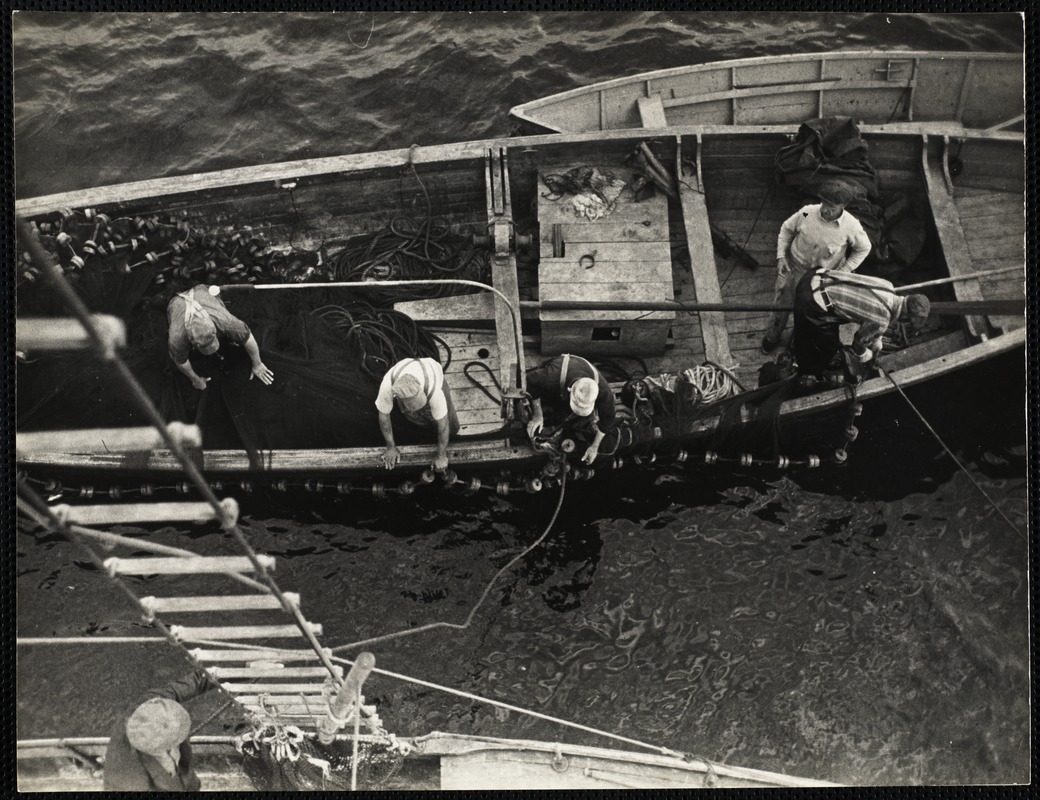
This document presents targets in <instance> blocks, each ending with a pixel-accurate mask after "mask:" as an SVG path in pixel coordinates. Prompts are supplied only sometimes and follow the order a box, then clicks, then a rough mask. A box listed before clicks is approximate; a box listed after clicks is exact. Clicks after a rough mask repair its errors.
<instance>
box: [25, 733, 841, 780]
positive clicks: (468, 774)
mask: <svg viewBox="0 0 1040 800" xmlns="http://www.w3.org/2000/svg"><path fill="white" fill-rule="evenodd" d="M366 738H367V737H366ZM400 741H401V742H402V743H403V744H405V745H406V746H407V747H408V749H409V751H410V755H409V756H407V757H406V758H405V763H404V765H403V766H402V767H400V768H398V770H397V771H396V772H395V773H394V775H393V776H392V777H391V778H389V779H388V780H386V781H385V782H380V783H378V784H373V785H370V788H378V789H380V790H394V789H397V790H426V791H435V790H440V789H446V790H456V791H468V790H485V791H487V790H498V789H503V790H509V789H599V790H605V789H700V788H711V789H723V788H725V789H757V788H781V787H782V788H789V787H796V786H814V787H816V786H820V787H822V786H835V785H837V784H833V783H827V782H825V781H819V780H814V779H811V778H799V777H795V776H791V775H785V774H782V773H777V772H769V771H767V770H757V769H747V768H743V767H732V766H728V765H725V764H718V763H708V762H705V761H701V760H698V759H691V760H684V759H682V758H678V757H669V756H662V755H656V754H653V753H640V752H635V751H625V750H615V749H608V748H602V747H587V746H580V745H566V744H557V743H552V742H540V741H531V740H518V739H500V738H494V737H488V736H466V735H462V734H450V733H440V732H434V733H430V734H427V735H425V736H420V737H413V738H408V739H401V740H400ZM192 749H193V751H194V753H195V760H196V763H197V764H198V767H197V772H198V775H199V778H200V780H201V781H202V788H203V791H232V792H233V791H253V790H254V788H255V787H254V784H253V783H252V782H251V781H250V779H249V778H248V777H247V776H246V774H244V772H243V769H242V756H241V754H239V753H238V752H237V751H236V749H235V747H234V746H233V744H232V742H231V741H230V740H229V739H228V738H227V737H219V736H197V737H194V738H193V740H192ZM104 751H105V740H104V739H100V738H93V737H81V738H70V739H55V740H43V739H40V740H27V741H24V742H19V743H18V751H17V755H18V789H19V791H26V792H32V791H99V790H100V789H101V768H100V764H99V762H98V759H99V758H101V757H102V756H103V755H104Z"/></svg>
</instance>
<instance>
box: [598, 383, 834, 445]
mask: <svg viewBox="0 0 1040 800" xmlns="http://www.w3.org/2000/svg"><path fill="white" fill-rule="evenodd" d="M703 366H706V367H712V366H713V365H703ZM698 369H699V368H698ZM696 378H697V373H696V370H686V371H685V372H684V373H679V374H675V375H650V376H645V377H642V378H635V379H631V380H629V381H628V382H627V383H626V384H625V386H624V387H623V388H622V390H621V393H620V399H621V402H622V405H623V406H624V407H625V409H626V411H627V413H626V414H625V415H624V418H623V419H622V420H621V422H620V425H619V427H620V428H622V431H621V433H620V443H621V444H622V445H628V444H633V445H635V446H637V447H638V446H639V445H641V444H645V445H647V446H648V447H650V446H652V445H653V443H654V442H655V441H656V440H658V439H661V438H664V439H669V438H673V437H674V438H684V437H685V438H687V440H689V438H690V431H691V429H693V428H695V427H696V426H697V424H698V423H699V422H702V421H705V420H708V419H709V418H712V417H717V418H718V420H717V423H716V424H714V425H709V426H708V427H709V429H710V430H709V431H708V432H705V433H704V434H702V435H701V436H700V437H696V436H694V438H695V439H696V438H699V439H700V440H702V443H703V445H704V446H705V447H707V448H710V449H711V450H712V451H720V452H723V453H730V454H734V453H736V454H740V453H751V454H754V455H756V456H758V457H766V458H776V457H777V456H779V455H788V456H790V455H794V454H802V453H812V452H817V451H820V450H821V449H826V448H829V447H833V446H835V445H836V444H839V443H840V442H841V441H842V436H843V433H844V424H845V423H844V416H845V412H844V411H839V412H836V413H835V414H834V415H833V416H834V419H833V420H831V419H826V420H818V421H817V422H816V423H814V425H813V426H812V427H811V428H810V429H805V428H804V426H801V425H798V424H796V423H793V422H785V421H783V420H782V419H781V417H780V407H781V405H782V404H783V402H784V401H785V400H789V399H792V398H793V397H796V396H797V393H798V388H797V383H796V380H794V378H793V373H790V372H788V373H781V375H779V376H777V377H776V378H774V379H773V380H770V381H769V382H768V383H764V384H763V385H762V386H760V387H759V388H756V389H752V390H749V391H742V392H740V393H732V391H734V390H735V388H736V387H733V389H732V390H731V391H718V389H717V387H719V385H720V384H719V382H718V381H717V380H713V379H712V380H707V381H703V380H702V381H698V380H696ZM601 452H603V448H601ZM607 452H609V451H607Z"/></svg>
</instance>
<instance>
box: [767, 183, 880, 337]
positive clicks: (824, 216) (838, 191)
mask: <svg viewBox="0 0 1040 800" xmlns="http://www.w3.org/2000/svg"><path fill="white" fill-rule="evenodd" d="M818 194H819V196H820V200H821V201H822V202H820V203H818V204H814V205H808V206H804V207H802V208H801V209H799V210H798V211H796V212H795V213H794V214H792V215H791V216H790V217H788V218H787V219H786V220H785V221H784V224H783V225H782V226H780V235H779V236H778V237H777V242H776V272H777V275H776V293H775V296H774V302H775V303H776V305H780V306H786V307H788V308H790V307H791V306H793V304H794V295H795V288H796V287H797V286H798V282H799V281H800V280H801V279H802V277H803V276H805V275H806V274H808V273H809V272H810V271H812V270H814V269H817V268H820V269H826V270H835V271H840V272H853V271H854V270H855V269H856V268H857V267H858V266H859V265H860V264H862V263H863V259H865V258H866V257H867V255H868V254H869V253H870V239H868V238H867V234H866V232H865V231H864V230H863V226H862V225H860V223H859V220H858V219H856V218H855V217H854V216H852V214H850V213H848V212H847V211H846V210H845V206H846V205H848V204H849V203H850V202H851V201H852V200H853V197H854V195H853V191H852V189H851V188H850V187H849V186H848V185H847V184H846V183H844V182H842V181H838V180H835V181H831V182H828V183H825V184H824V185H822V186H821V187H820V189H819V192H818ZM789 315H790V312H789V311H774V312H773V313H772V314H771V316H770V318H769V326H768V327H767V328H766V333H765V336H763V337H762V352H763V353H770V352H772V351H773V350H775V349H776V347H777V346H778V345H779V344H780V339H781V336H782V335H783V332H784V328H785V327H786V325H787V318H788V316H789Z"/></svg>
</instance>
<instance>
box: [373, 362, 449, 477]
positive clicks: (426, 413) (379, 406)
mask: <svg viewBox="0 0 1040 800" xmlns="http://www.w3.org/2000/svg"><path fill="white" fill-rule="evenodd" d="M394 401H396V402H397V408H398V410H399V411H400V412H401V414H402V415H403V416H404V418H405V419H407V420H408V421H409V422H411V423H412V424H414V425H418V426H420V427H424V428H431V427H432V428H436V430H437V455H436V457H435V458H434V460H433V464H432V466H433V468H434V469H435V470H438V471H444V470H446V469H447V468H448V438H449V436H451V435H452V434H455V433H458V430H459V420H458V417H457V416H456V414H455V406H454V405H453V404H452V402H451V388H450V387H449V386H448V383H447V381H445V380H444V370H443V369H441V365H440V364H438V363H437V361H436V360H435V359H432V358H406V359H403V360H402V361H398V362H397V363H396V364H394V366H393V367H391V368H390V370H389V371H388V372H387V373H386V375H384V376H383V381H382V383H381V384H380V385H379V394H378V395H377V396H376V410H377V411H378V412H379V430H380V432H381V433H382V434H383V440H384V441H385V442H386V452H385V453H383V463H384V464H385V465H386V468H387V469H393V468H394V467H395V466H397V462H398V461H399V460H400V458H401V453H400V451H399V450H398V449H397V445H396V444H395V443H394V428H393V424H392V422H391V421H390V412H391V411H393V409H394Z"/></svg>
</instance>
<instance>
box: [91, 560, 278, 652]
mask: <svg viewBox="0 0 1040 800" xmlns="http://www.w3.org/2000/svg"><path fill="white" fill-rule="evenodd" d="M256 558H257V561H259V562H260V564H261V565H262V566H263V567H264V568H265V569H268V570H273V569H274V565H275V560H274V556H268V555H258V556H257V557H256ZM105 569H106V570H107V571H108V573H109V575H205V574H215V573H221V572H252V571H253V563H252V562H251V561H250V560H249V559H248V558H247V557H246V556H195V557H192V558H108V559H105ZM209 638H212V637H209Z"/></svg>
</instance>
